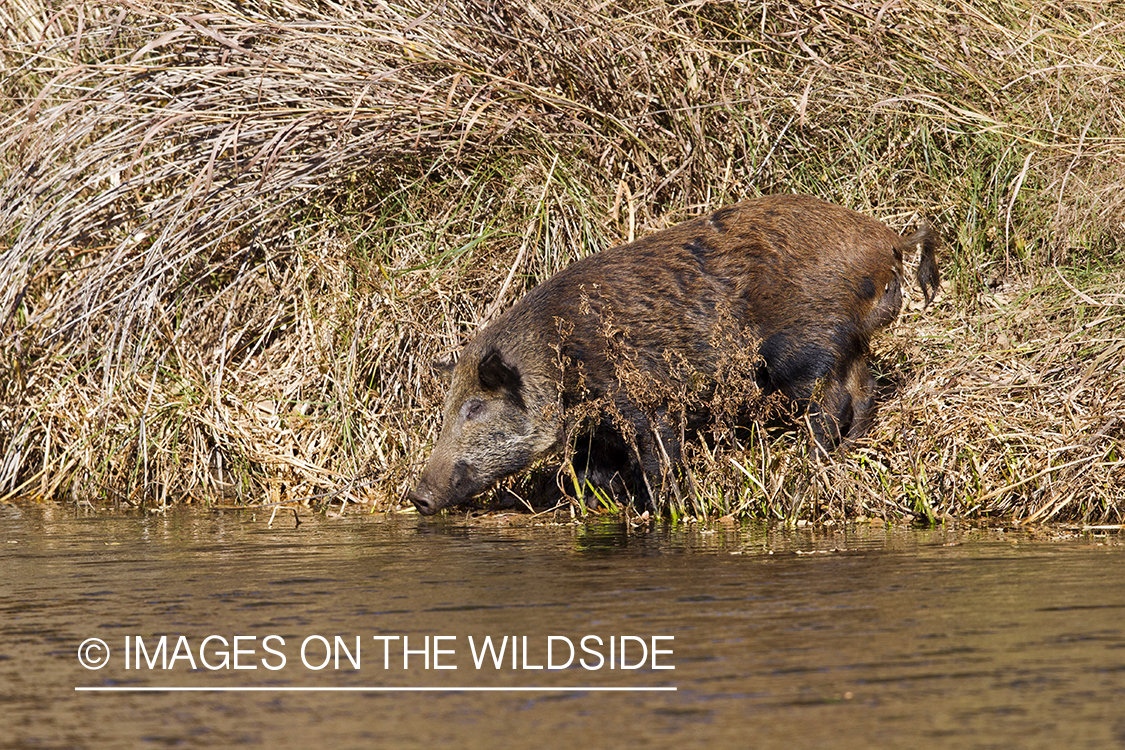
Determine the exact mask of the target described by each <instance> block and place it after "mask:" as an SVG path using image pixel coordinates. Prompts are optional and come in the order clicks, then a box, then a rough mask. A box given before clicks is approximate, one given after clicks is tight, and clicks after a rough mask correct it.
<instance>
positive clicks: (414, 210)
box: [0, 0, 1125, 521]
mask: <svg viewBox="0 0 1125 750" xmlns="http://www.w3.org/2000/svg"><path fill="white" fill-rule="evenodd" d="M0 26H2V27H3V29H4V34H3V38H2V41H0V97H2V101H3V116H2V120H0V272H2V274H3V277H2V278H3V281H2V283H0V495H3V496H8V497H11V496H17V495H19V496H26V495H38V496H42V497H58V498H72V499H77V500H103V501H105V500H109V501H113V502H125V503H133V504H153V503H156V504H159V503H164V502H171V501H175V500H183V499H191V498H199V499H201V500H206V501H209V502H210V501H215V500H216V498H223V497H226V498H234V499H237V500H238V501H242V502H260V501H281V500H287V499H294V498H304V497H309V496H313V495H323V494H325V493H332V494H331V496H330V497H331V499H334V500H344V501H364V502H373V503H375V505H376V507H391V506H395V505H397V504H398V502H399V501H400V499H401V498H402V496H403V494H404V491H405V489H406V488H407V487H408V486H409V485H410V483H411V481H412V479H413V474H414V472H415V471H416V469H417V467H418V465H419V461H420V459H421V458H422V456H423V455H424V453H425V451H426V449H427V446H428V444H429V443H430V441H431V440H432V439H433V436H434V431H435V429H436V426H437V407H438V404H439V403H440V393H439V389H438V386H437V384H436V383H435V382H434V381H433V379H432V378H431V376H430V374H429V363H430V361H431V360H432V359H433V358H434V356H436V355H439V354H442V353H445V352H448V351H451V350H453V349H455V348H456V347H457V346H458V345H459V343H460V342H461V341H463V340H464V338H465V337H466V336H467V335H469V334H470V333H471V332H472V330H474V329H475V327H476V326H477V325H478V324H479V323H480V322H481V321H482V320H484V319H486V318H487V317H490V316H491V315H492V314H495V312H496V310H498V309H501V308H502V307H503V306H505V305H507V304H510V303H511V302H512V301H514V300H515V299H516V298H517V297H518V296H519V294H521V293H522V292H523V291H525V290H526V289H528V288H530V286H531V285H533V284H534V283H535V282H537V281H538V280H541V279H542V278H544V277H546V276H547V275H549V274H550V273H552V272H554V271H555V270H557V269H558V268H560V267H562V266H564V265H566V264H567V263H569V262H570V261H572V260H573V259H574V258H576V257H579V256H582V255H585V254H587V253H589V252H592V251H595V250H597V249H599V248H601V247H605V246H608V245H610V244H614V243H616V242H620V241H622V240H627V239H629V238H631V237H634V236H638V235H641V234H643V233H646V232H649V231H652V230H654V229H657V228H660V227H663V226H667V225H669V224H671V223H674V222H675V221H679V220H681V219H684V218H687V217H689V216H692V215H695V214H697V213H699V212H701V211H703V210H706V209H708V208H713V207H715V206H718V205H721V204H723V203H726V202H730V201H733V200H737V199H739V198H742V197H747V196H752V195H757V194H761V193H768V192H779V191H793V192H810V193H814V194H817V195H820V196H822V197H825V198H828V199H830V200H834V201H837V202H839V203H842V204H845V205H848V206H850V207H853V208H856V209H859V210H863V211H866V212H869V213H872V214H874V215H876V216H878V217H880V218H882V219H884V220H886V221H887V222H888V223H890V224H891V225H892V226H895V227H898V228H906V227H907V226H909V225H911V224H912V223H913V222H914V221H915V220H916V219H918V218H920V217H926V218H928V219H929V220H930V221H931V222H932V223H933V224H934V225H935V226H937V227H938V228H939V229H940V230H941V231H942V233H943V234H944V235H945V237H946V241H947V246H946V251H945V254H944V256H943V258H942V264H943V267H944V269H943V270H944V272H945V276H946V278H947V279H948V280H949V281H948V283H947V287H946V294H945V296H944V297H943V298H942V299H941V300H940V301H939V304H938V305H937V306H935V307H932V308H931V309H930V310H929V311H927V313H926V314H925V315H922V316H917V315H914V314H913V313H910V312H908V313H907V314H906V315H905V316H904V318H903V322H902V323H900V324H899V325H898V326H897V327H896V328H895V330H894V331H893V332H892V333H891V334H888V335H885V336H884V337H882V338H881V339H880V340H879V341H878V342H877V364H878V366H879V367H880V368H881V369H882V372H883V375H884V380H883V383H884V389H883V390H884V393H883V407H882V410H881V416H880V419H879V423H878V426H877V428H876V430H875V433H874V434H873V435H872V437H871V438H870V440H869V441H867V442H866V443H865V444H864V445H863V446H862V447H861V448H860V449H859V450H857V451H854V452H853V453H852V454H849V455H848V456H845V457H841V459H840V460H839V461H838V462H836V463H835V464H833V465H831V466H828V467H820V468H817V469H815V470H813V469H809V468H808V467H809V464H808V462H807V461H806V460H804V458H803V457H802V456H801V455H800V450H799V449H798V448H797V447H795V444H794V443H793V441H788V442H787V441H786V439H785V438H781V439H780V440H774V439H773V438H769V437H768V436H765V435H763V436H762V440H760V441H757V442H756V444H755V445H753V446H745V447H744V449H743V450H735V451H733V452H731V451H727V452H721V453H719V454H716V455H706V456H701V457H700V459H699V463H698V467H699V468H698V472H699V477H698V481H696V482H695V486H696V487H697V488H698V491H697V492H696V493H695V496H694V500H693V501H692V503H693V505H692V507H685V508H683V509H681V510H682V511H683V512H700V513H709V514H723V513H730V512H735V513H738V514H742V515H771V516H775V517H786V516H796V515H802V516H823V515H842V514H866V515H873V514H874V515H886V514H891V515H898V516H901V515H914V516H920V517H923V518H927V517H934V518H937V517H940V516H942V515H945V514H953V515H975V514H998V515H1003V516H1006V517H1013V518H1017V519H1036V520H1048V519H1061V518H1084V519H1089V520H1098V521H1103V520H1106V519H1110V520H1120V516H1121V514H1122V505H1121V503H1120V501H1119V500H1118V499H1117V498H1119V497H1121V496H1122V481H1123V477H1125V469H1123V468H1122V456H1121V451H1122V442H1123V440H1125V424H1123V422H1122V419H1123V416H1122V415H1125V408H1123V404H1125V399H1123V394H1122V392H1121V386H1120V385H1119V383H1120V382H1121V378H1122V375H1125V367H1123V364H1122V363H1123V361H1125V357H1122V347H1123V343H1122V342H1123V339H1122V337H1121V335H1120V334H1119V333H1118V331H1120V330H1121V327H1120V323H1121V322H1122V317H1123V316H1122V305H1121V302H1122V299H1121V295H1120V294H1119V293H1117V292H1116V289H1117V288H1119V285H1120V282H1121V280H1122V274H1121V273H1120V271H1119V269H1118V265H1119V264H1120V261H1121V259H1122V257H1121V253H1120V247H1121V241H1122V238H1123V237H1125V197H1123V196H1125V189H1123V188H1125V186H1123V184H1122V182H1123V180H1122V176H1121V175H1122V164H1123V161H1125V132H1123V129H1122V122H1125V118H1123V114H1125V113H1123V112H1122V109H1123V104H1122V103H1123V102H1125V5H1123V4H1121V3H1119V2H1061V0H1060V1H1058V2H1047V3H1043V2H1030V0H1027V1H1024V0H994V1H990V2H986V1H984V0H964V1H953V2H936V1H933V0H924V1H923V0H919V1H917V2H902V3H896V4H884V3H870V4H868V3H862V2H859V3H843V2H820V3H798V2H764V3H746V2H706V3H683V4H678V5H677V4H667V3H657V2H648V1H647V0H640V1H639V2H634V3H626V4H604V3H592V2H591V3H585V2H583V3H570V2H567V3H563V2H556V1H555V0H543V1H542V2H536V3H529V2H519V1H517V0H495V1H491V0H475V1H469V2H459V3H450V4H439V5H435V4H433V3H426V2H416V1H415V0H405V1H404V2H396V3H375V2H362V1H361V0H340V1H339V2H330V1H328V0H321V1H319V2H313V1H311V0H309V1H307V2H296V1H292V2H290V1H287V0H250V1H249V2H237V3H236V2H233V1H232V2H226V1H220V2H211V3H207V4H198V5H196V4H193V3H191V2H180V3H172V2H142V3H132V4H129V5H123V4H118V3H109V2H104V3H103V2H61V3H60V2H47V1H46V0H8V2H6V3H5V4H4V5H3V6H0ZM326 499H327V498H326Z"/></svg>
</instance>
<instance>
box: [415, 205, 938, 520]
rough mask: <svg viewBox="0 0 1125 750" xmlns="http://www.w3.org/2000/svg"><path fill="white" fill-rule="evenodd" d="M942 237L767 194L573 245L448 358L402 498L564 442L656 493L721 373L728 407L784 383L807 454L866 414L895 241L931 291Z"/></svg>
mask: <svg viewBox="0 0 1125 750" xmlns="http://www.w3.org/2000/svg"><path fill="white" fill-rule="evenodd" d="M938 244H939V239H938V237H937V235H936V234H935V233H934V232H933V231H931V230H930V229H929V227H928V226H925V225H923V227H922V228H921V229H920V230H918V231H917V232H915V233H914V234H912V235H910V236H909V237H906V238H903V237H900V236H899V235H898V234H896V233H895V232H893V231H891V230H890V229H889V228H888V227H887V226H885V225H884V224H882V223H881V222H879V221H876V220H874V219H871V218H868V217H866V216H863V215H862V214H859V213H856V212H855V211H851V210H849V209H845V208H842V207H840V206H836V205H833V204H831V203H827V202H825V201H822V200H820V199H817V198H813V197H810V196H802V195H774V196H767V197H763V198H758V199H754V200H748V201H745V202H742V203H738V204H735V205H732V206H729V207H726V208H722V209H720V210H717V211H715V212H713V213H711V214H709V215H707V216H702V217H699V218H696V219H694V220H691V221H687V222H685V223H683V224H679V225H678V226H674V227H671V228H669V229H665V230H663V231H659V232H656V233H654V234H652V235H650V236H648V237H645V238H643V239H640V240H637V241H636V242H632V243H629V244H627V245H622V246H619V247H615V248H612V249H609V250H604V251H601V252H598V253H595V254H592V255H590V256H587V257H585V258H582V259H581V260H578V261H576V262H574V263H573V264H571V265H570V266H568V267H567V268H565V269H563V270H562V271H560V272H558V273H557V274H555V275H554V276H552V277H551V278H549V279H547V280H546V281H544V282H543V283H541V284H540V285H539V286H537V287H535V288H534V289H532V290H531V291H530V292H528V293H527V295H525V296H524V297H523V298H522V299H520V300H519V301H518V302H517V303H516V304H515V305H513V306H512V307H511V308H510V309H509V310H507V311H506V312H504V313H503V314H502V315H500V316H499V317H497V318H496V319H495V320H493V321H492V322H491V323H489V324H488V325H486V326H485V327H484V328H482V329H481V330H480V331H478V332H477V333H476V335H475V336H474V337H473V338H472V340H471V341H470V342H469V343H468V344H467V345H466V346H465V347H464V349H463V350H462V351H461V353H460V355H459V356H458V357H457V359H456V362H455V363H453V364H450V365H448V366H447V367H446V368H445V370H446V373H445V374H446V375H447V377H448V391H447V393H446V396H445V405H444V421H443V424H442V428H441V433H440V435H439V437H438V440H437V444H436V445H435V446H434V450H433V455H432V456H431V457H430V460H429V462H428V463H427V464H426V466H425V468H424V469H423V470H422V473H421V476H420V478H419V480H418V485H417V487H416V489H414V491H413V492H411V493H410V495H409V499H410V500H411V501H412V502H413V503H414V505H415V506H416V507H417V509H418V511H419V512H420V513H422V514H423V515H430V514H433V513H436V512H438V511H439V510H441V509H442V508H445V507H448V506H452V505H457V504H459V503H462V502H464V501H466V500H468V499H469V498H471V497H473V496H474V495H477V494H478V493H480V492H483V491H484V490H487V489H488V488H490V487H492V486H494V485H495V484H496V483H497V482H498V481H499V480H501V479H503V478H504V477H507V476H510V475H512V474H515V473H517V472H519V471H521V470H523V469H525V468H527V467H528V466H530V465H531V464H534V463H536V462H538V461H540V460H541V459H544V458H546V457H548V456H551V455H552V454H557V453H559V452H560V451H561V450H562V449H563V448H564V447H566V446H567V445H571V446H576V447H577V450H578V452H579V454H580V459H581V462H582V469H583V470H584V471H585V474H584V477H585V478H593V479H594V480H600V481H607V480H608V479H609V478H611V477H614V478H616V479H620V480H622V481H623V482H624V484H625V486H628V487H629V488H630V489H631V490H632V492H633V493H634V494H635V495H636V496H637V497H638V498H639V499H640V502H642V503H644V504H649V505H651V504H654V503H658V502H659V500H660V497H661V494H662V491H663V488H664V487H665V479H666V477H667V474H668V471H669V469H674V468H675V467H676V466H677V465H678V464H679V462H680V460H681V447H682V444H683V440H684V439H685V437H686V436H690V435H693V434H696V433H697V432H698V430H699V429H700V428H701V427H702V426H703V425H706V424H707V423H708V422H709V421H710V420H713V419H715V418H717V416H718V415H717V413H716V412H717V410H718V407H717V406H716V404H717V403H718V402H719V400H720V396H721V397H722V399H725V400H726V401H729V398H730V396H731V391H732V384H734V387H733V390H736V391H745V395H746V397H747V398H746V401H745V403H744V404H743V406H742V407H738V408H740V409H741V408H743V407H745V405H746V404H749V403H750V402H751V401H752V400H753V398H752V397H754V396H755V395H757V396H769V395H770V394H781V398H783V399H788V400H789V401H791V402H792V403H793V404H794V405H795V407H796V408H798V409H801V410H803V413H804V414H805V415H806V416H807V419H808V423H809V424H810V426H811V428H812V429H811V439H812V441H813V443H814V446H815V449H816V451H817V452H820V453H824V454H826V453H827V452H829V451H831V450H834V449H835V448H837V447H838V446H840V445H841V443H845V444H846V443H848V442H851V441H853V440H854V439H855V438H857V437H859V436H860V435H862V434H863V433H864V432H865V431H866V430H867V429H868V428H869V427H870V425H871V422H872V418H873V414H874V408H875V404H874V381H873V379H872V376H871V373H870V372H869V370H868V367H867V359H866V358H867V354H868V342H869V340H870V337H871V335H872V334H873V333H874V332H875V331H876V330H877V329H879V328H881V327H883V326H886V325H888V324H889V323H890V322H891V321H893V320H894V319H895V318H896V317H897V316H898V313H899V308H900V307H901V304H902V281H903V279H902V277H903V254H904V252H906V251H907V250H908V248H912V247H914V246H918V245H920V246H921V256H920V260H919V263H918V272H917V281H918V284H919V286H920V287H921V289H922V291H923V294H924V295H925V299H926V304H927V305H928V304H929V302H930V301H931V300H932V298H933V295H934V293H935V290H936V289H937V288H938V287H939V285H940V279H939V275H938V268H937V262H936V257H935V256H936V251H937V248H938ZM735 395H737V394H735ZM726 401H724V403H725V402H726ZM746 410H748V411H749V409H748V408H747V409H746ZM575 463H576V465H577V464H578V463H580V462H579V461H576V462H575Z"/></svg>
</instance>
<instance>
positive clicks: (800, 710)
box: [0, 506, 1125, 748]
mask: <svg viewBox="0 0 1125 750" xmlns="http://www.w3.org/2000/svg"><path fill="white" fill-rule="evenodd" d="M267 519H268V516H263V515H258V516H255V515H253V514H251V513H249V512H242V513H235V512H226V513H219V512H206V511H192V510H179V511H174V512H169V513H168V514H167V515H166V516H139V515H129V516H123V515H112V514H108V513H85V512H80V513H75V511H74V510H73V509H69V510H68V509H65V508H61V507H56V506H18V507H11V506H7V507H0V715H2V716H3V717H4V719H3V721H2V723H3V724H6V725H7V728H6V729H5V730H4V731H2V732H0V747H42V746H48V747H98V748H103V747H126V746H128V747H136V746H145V745H151V746H163V745H172V746H177V747H222V746H230V745H261V746H266V747H280V746H292V747H373V746H379V747H383V746H387V747H414V746H418V747H421V746H426V747H429V746H433V745H435V744H441V745H448V746H455V747H466V748H476V747H481V748H483V747H489V748H492V747H495V746H497V744H498V743H499V744H501V745H505V746H506V745H509V744H518V745H522V746H529V747H574V746H576V745H577V746H584V745H590V744H591V743H592V744H594V745H596V746H630V747H633V746H637V747H640V746H657V747H665V746H671V745H676V746H693V747H701V746H709V747H745V746H749V745H752V746H756V747H791V746H797V747H812V746H827V747H939V746H944V747H957V748H972V747H1014V746H1019V747H1045V748H1046V747H1063V746H1065V747H1109V746H1121V745H1125V711H1122V710H1121V706H1122V705H1125V625H1123V622H1125V573H1123V572H1122V571H1123V569H1125V568H1123V563H1125V547H1123V546H1122V539H1121V538H1120V537H1118V536H1114V535H1110V536H1100V537H1099V536H1095V535H1074V536H1072V537H1071V538H1064V535H1063V534H1061V533H1054V534H1052V535H1051V536H1052V537H1053V538H1050V539H1047V538H1043V539H1039V538H1035V537H1034V536H1033V535H1030V534H1027V533H1020V534H1016V533H1011V532H1007V533H1005V532H1002V531H983V530H926V531H918V530H909V529H890V530H888V529H885V528H881V527H874V528H872V527H868V526H860V527H854V528H847V529H838V530H824V529H820V530H795V531H790V530H779V529H767V528H738V527H725V526H709V527H697V526H693V525H679V526H671V525H654V526H650V527H642V528H630V527H626V526H623V525H622V524H619V523H616V522H603V523H595V524H585V525H551V524H544V525H528V521H527V519H526V518H523V519H520V523H519V524H518V525H514V526H510V527H509V526H504V525H499V524H500V523H501V522H502V520H503V519H500V521H497V519H491V521H490V522H489V523H488V525H482V524H481V523H465V522H461V521H458V520H450V519H446V520H437V521H434V520H420V519H417V518H416V517H414V516H409V515H408V516H404V517H390V518H384V517H375V516H365V515H356V516H349V517H345V518H342V519H332V520H326V519H324V518H320V517H315V516H302V523H301V524H300V525H299V526H294V524H293V521H292V519H291V518H290V519H287V520H286V521H285V522H284V528H282V527H279V525H278V523H277V522H276V521H275V524H274V528H272V529H270V528H268V527H267V523H266V521H267ZM1043 536H1047V535H1046V534H1044V535H1043ZM486 637H487V638H489V639H490V641H489V642H490V643H491V650H490V651H487V652H486V651H485V646H484V639H485V638H486ZM90 638H98V639H101V640H102V641H104V643H105V645H106V647H107V648H108V650H109V652H110V654H109V661H108V664H106V666H104V667H103V668H101V669H98V670H88V669H85V668H83V666H81V664H80V663H79V659H78V652H79V646H80V644H83V642H84V641H87V639H90ZM584 638H589V640H586V641H583V639H584ZM236 639H237V640H236ZM357 639H358V640H357ZM470 639H471V640H470ZM161 642H163V644H164V646H163V649H162V650H161V647H160V644H161ZM583 645H585V647H586V649H587V650H585V651H584V650H583ZM622 645H623V646H624V648H625V665H626V666H628V667H631V668H628V669H623V668H622V665H621V656H622V654H621V652H620V651H621V648H622ZM404 646H405V648H404ZM127 647H128V650H129V655H128V662H127V661H126V648H127ZM302 647H303V652H302ZM501 647H503V648H504V649H506V650H505V651H504V652H503V653H500V652H499V649H500V648H501ZM512 647H515V648H516V655H515V658H514V659H513V654H512V650H511V649H512ZM653 649H659V650H663V649H667V650H668V651H670V652H671V653H658V654H656V655H655V656H654V655H653V653H652V652H653ZM611 650H612V653H611ZM236 651H237V652H238V653H237V654H236V653H235V652H236ZM404 652H405V653H404ZM572 652H573V658H570V659H569V661H568V657H570V656H571V654H572ZM85 656H87V657H89V658H96V657H98V653H97V649H94V650H93V651H92V652H89V653H87V654H85ZM583 658H584V659H585V662H583V661H582V659H583ZM599 658H600V662H599ZM549 665H556V666H562V665H566V668H565V669H546V668H536V667H546V666H549ZM235 666H237V667H238V668H237V669H236V668H235ZM665 666H674V667H675V669H664V668H661V667H665ZM165 667H167V668H165ZM439 667H440V668H439ZM75 687H128V688H137V687H150V688H151V687H164V688H168V687H193V688H231V687H238V688H249V687H253V688H289V689H293V688H322V689H323V688H350V689H356V688H374V687H383V688H409V689H416V688H461V690H457V691H453V692H373V691H361V690H355V691H352V692H156V693H152V692H149V693H140V692H99V693H90V692H76V691H75ZM497 687H504V688H527V687H547V688H553V690H551V691H543V692H526V691H524V692H517V691H514V690H513V691H504V692H483V691H479V690H477V689H479V688H497ZM610 687H612V688H667V687H675V688H676V690H675V692H640V691H621V692H596V691H595V690H593V688H610ZM574 688H583V689H582V690H573V689H574ZM568 690H569V692H567V691H568Z"/></svg>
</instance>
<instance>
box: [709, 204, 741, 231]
mask: <svg viewBox="0 0 1125 750" xmlns="http://www.w3.org/2000/svg"><path fill="white" fill-rule="evenodd" d="M737 213H738V208H737V207H735V206H729V207H727V208H720V209H719V210H718V211H716V212H715V213H713V214H711V216H710V217H709V222H710V224H711V227H712V228H713V229H714V230H715V231H716V232H718V233H719V234H725V233H726V231H727V230H728V229H730V222H731V219H732V218H733V217H734V215H735V214H737Z"/></svg>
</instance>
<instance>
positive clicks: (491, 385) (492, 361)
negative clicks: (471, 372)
mask: <svg viewBox="0 0 1125 750" xmlns="http://www.w3.org/2000/svg"><path fill="white" fill-rule="evenodd" d="M477 377H478V378H480V384H481V387H482V388H484V389H485V390H487V391H499V392H501V393H503V394H504V395H506V396H507V397H508V398H510V399H511V400H512V401H514V402H515V403H516V405H517V406H519V407H520V408H521V409H522V408H524V402H523V378H521V377H520V372H519V370H517V369H516V368H514V367H512V366H511V365H509V364H508V363H507V362H505V361H504V358H503V357H502V356H500V352H499V351H497V350H496V349H489V350H487V351H486V352H485V353H484V356H483V357H481V360H480V364H479V365H477Z"/></svg>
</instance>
